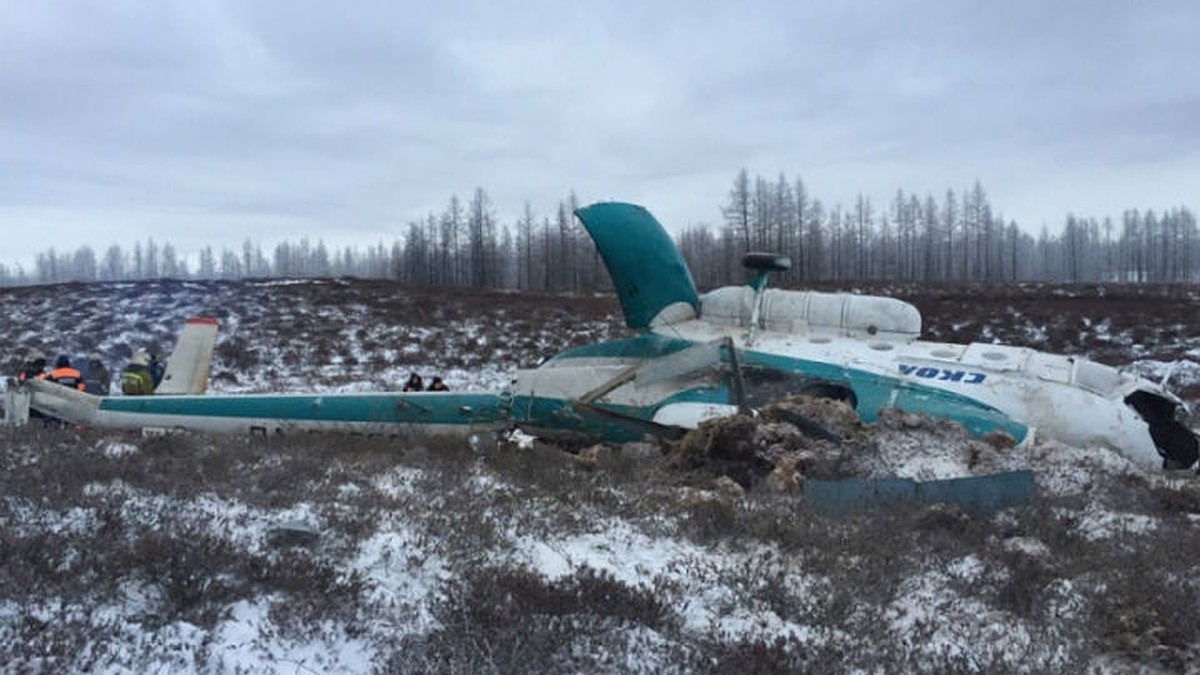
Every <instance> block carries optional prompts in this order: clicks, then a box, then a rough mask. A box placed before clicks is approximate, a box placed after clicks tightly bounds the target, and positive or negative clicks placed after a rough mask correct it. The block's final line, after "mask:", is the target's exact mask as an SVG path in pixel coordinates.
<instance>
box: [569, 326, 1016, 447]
mask: <svg viewBox="0 0 1200 675" xmlns="http://www.w3.org/2000/svg"><path fill="white" fill-rule="evenodd" d="M695 344H698V343H696V342H693V341H690V340H684V339H680V338H672V337H666V336H663V335H658V334H655V333H644V334H642V335H638V336H636V337H632V338H626V339H621V340H610V341H607V342H600V343H596V344H590V345H584V346H582V347H578V348H576V349H573V350H570V351H568V352H564V353H562V354H559V355H558V356H556V357H554V359H552V362H566V361H569V360H571V359H581V358H614V359H652V358H655V357H658V356H664V355H666V354H671V353H674V352H677V351H680V350H683V349H686V348H688V347H691V346H693V345H695ZM724 358H727V357H724ZM738 359H739V361H740V363H741V365H742V366H743V367H744V368H754V367H758V368H766V369H770V370H779V371H782V372H786V373H794V374H797V375H802V376H804V377H807V378H812V379H816V380H825V381H829V382H834V383H839V384H844V385H845V386H847V387H849V388H850V389H851V390H853V391H854V395H855V397H856V398H857V399H858V402H857V403H858V404H857V411H858V414H859V417H861V418H862V420H863V421H864V422H867V423H869V424H870V423H874V422H876V421H877V420H878V419H879V411H880V410H881V409H884V408H889V407H891V408H897V409H899V410H904V411H906V412H912V413H924V414H927V415H930V416H931V417H938V418H944V419H950V420H954V421H955V422H958V423H959V424H961V425H963V427H965V428H966V429H967V431H969V432H970V433H972V434H974V435H976V436H982V435H984V434H988V433H992V432H994V431H1003V432H1005V433H1007V434H1009V435H1010V436H1012V437H1013V438H1014V439H1016V440H1017V441H1018V442H1019V441H1022V440H1024V438H1025V436H1026V435H1027V434H1028V433H1029V427H1028V426H1027V425H1025V424H1022V423H1020V422H1017V421H1016V420H1013V419H1012V418H1011V417H1009V416H1008V415H1006V414H1004V413H1003V412H1001V411H1000V410H997V409H996V408H994V407H992V406H990V405H987V404H986V403H983V402H980V401H977V400H975V399H973V398H970V397H968V396H964V395H962V394H958V393H955V392H952V391H948V390H945V389H938V388H936V387H930V386H927V385H923V384H919V383H916V382H909V381H906V380H902V379H899V378H896V377H889V376H886V375H878V374H875V373H871V372H867V371H864V370H859V369H856V368H849V367H846V366H842V365H838V364H834V363H829V362H825V361H812V360H808V359H800V358H796V357H792V356H784V355H781V354H770V353H767V352H757V351H739V352H738ZM713 391H714V390H711V389H709V390H703V389H696V390H688V391H685V392H680V393H679V394H677V395H675V396H672V397H671V398H670V399H667V400H664V401H660V402H658V403H656V404H655V405H654V406H650V407H646V408H641V409H630V410H629V411H628V412H629V413H630V414H635V415H637V416H639V417H642V418H643V419H650V418H651V417H653V415H654V412H655V411H656V410H658V408H660V407H662V406H663V405H666V404H667V403H675V402H681V401H698V402H704V403H709V402H722V403H724V402H728V398H724V399H721V398H719V397H720V396H721V395H722V393H721V392H718V393H715V394H714V393H712V392H713ZM726 393H727V392H726ZM714 397H715V398H714ZM547 405H549V407H550V408H553V406H552V405H550V404H547ZM560 407H561V405H560ZM605 407H608V406H605Z"/></svg>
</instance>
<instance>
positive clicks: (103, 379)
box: [83, 352, 112, 396]
mask: <svg viewBox="0 0 1200 675" xmlns="http://www.w3.org/2000/svg"><path fill="white" fill-rule="evenodd" d="M83 383H84V385H85V387H84V391H86V392H87V393H89V394H95V395H97V396H108V388H109V386H110V385H111V384H112V374H110V373H109V372H108V368H107V367H106V366H105V365H104V360H103V359H101V358H100V355H99V354H97V353H96V352H92V353H91V354H89V355H88V362H87V375H84V376H83Z"/></svg>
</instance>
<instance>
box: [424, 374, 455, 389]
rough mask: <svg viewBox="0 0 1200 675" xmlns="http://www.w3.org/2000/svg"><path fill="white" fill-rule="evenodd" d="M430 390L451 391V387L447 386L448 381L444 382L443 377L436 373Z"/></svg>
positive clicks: (430, 384)
mask: <svg viewBox="0 0 1200 675" xmlns="http://www.w3.org/2000/svg"><path fill="white" fill-rule="evenodd" d="M429 391H450V387H447V386H446V383H445V382H442V378H440V377H437V376H436V375H435V376H434V378H433V381H431V382H430V383H429Z"/></svg>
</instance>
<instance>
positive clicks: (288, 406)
mask: <svg viewBox="0 0 1200 675" xmlns="http://www.w3.org/2000/svg"><path fill="white" fill-rule="evenodd" d="M100 411H102V412H113V413H129V414H140V415H180V416H186V417H202V418H229V419H274V420H295V421H300V422H374V423H389V424H430V425H442V424H457V425H462V424H487V423H493V422H503V421H504V420H506V419H508V406H507V405H505V404H504V402H503V401H502V399H501V397H500V396H498V395H496V394H480V393H474V394H472V393H458V392H452V393H419V394H418V393H411V394H409V393H380V394H325V395H317V394H244V395H230V396H111V397H108V398H105V399H104V400H103V401H101V402H100Z"/></svg>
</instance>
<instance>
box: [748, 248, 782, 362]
mask: <svg viewBox="0 0 1200 675" xmlns="http://www.w3.org/2000/svg"><path fill="white" fill-rule="evenodd" d="M742 267H745V268H746V269H748V270H754V271H755V272H757V273H758V274H756V275H754V278H753V279H751V280H750V288H753V289H754V301H753V302H754V304H753V305H751V307H750V330H749V332H748V333H747V335H746V344H750V343H751V342H754V334H755V333H756V332H757V330H758V315H759V312H760V311H761V310H762V297H763V291H764V290H766V288H767V277H768V276H769V275H770V274H771V272H785V271H787V270H790V269H792V259H791V258H789V257H787V256H786V255H781V254H778V253H747V254H746V255H744V256H742Z"/></svg>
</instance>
